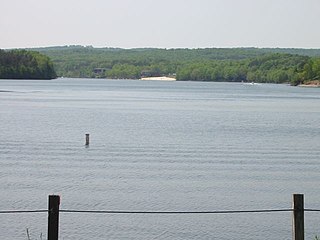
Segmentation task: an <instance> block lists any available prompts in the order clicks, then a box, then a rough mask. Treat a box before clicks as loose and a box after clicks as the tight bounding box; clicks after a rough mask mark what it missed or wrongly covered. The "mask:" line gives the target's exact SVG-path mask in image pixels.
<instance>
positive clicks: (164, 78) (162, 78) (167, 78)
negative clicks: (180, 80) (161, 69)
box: [140, 77, 176, 81]
mask: <svg viewBox="0 0 320 240" xmlns="http://www.w3.org/2000/svg"><path fill="white" fill-rule="evenodd" d="M140 80H147V81H176V79H175V78H173V77H144V78H141V79H140Z"/></svg>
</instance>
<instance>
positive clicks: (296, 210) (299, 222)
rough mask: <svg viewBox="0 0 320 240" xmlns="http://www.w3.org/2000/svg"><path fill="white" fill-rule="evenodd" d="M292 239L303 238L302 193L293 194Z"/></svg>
mask: <svg viewBox="0 0 320 240" xmlns="http://www.w3.org/2000/svg"><path fill="white" fill-rule="evenodd" d="M292 200H293V202H292V205H293V219H292V228H293V229H292V231H293V233H292V240H304V201H303V194H293V196H292Z"/></svg>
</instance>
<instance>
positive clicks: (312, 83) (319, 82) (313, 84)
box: [298, 80, 320, 88]
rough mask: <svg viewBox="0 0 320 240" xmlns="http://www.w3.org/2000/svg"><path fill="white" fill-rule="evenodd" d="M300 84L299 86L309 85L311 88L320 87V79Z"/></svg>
mask: <svg viewBox="0 0 320 240" xmlns="http://www.w3.org/2000/svg"><path fill="white" fill-rule="evenodd" d="M298 86H299V87H309V88H319V87H320V80H313V81H309V82H306V83H304V84H300V85H298Z"/></svg>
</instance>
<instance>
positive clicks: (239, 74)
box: [36, 46, 320, 85]
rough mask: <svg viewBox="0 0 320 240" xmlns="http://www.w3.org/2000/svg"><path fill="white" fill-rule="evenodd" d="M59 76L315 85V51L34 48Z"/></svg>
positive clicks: (318, 65) (319, 64) (318, 67)
mask: <svg viewBox="0 0 320 240" xmlns="http://www.w3.org/2000/svg"><path fill="white" fill-rule="evenodd" d="M36 50H37V51H40V52H41V53H44V54H46V55H47V56H49V57H50V58H51V59H52V61H53V64H54V66H55V69H56V71H57V74H58V75H59V76H64V77H82V78H83V77H85V78H119V79H120V78H121V79H124V78H126V79H139V78H141V77H155V76H173V77H175V78H176V79H177V80H180V81H190V80H191V81H218V82H241V81H249V82H252V81H254V82H261V83H290V84H292V85H298V84H301V83H307V82H309V81H316V82H317V81H318V80H319V78H320V77H319V76H320V50H317V49H257V48H225V49H222V48H208V49H156V48H141V49H120V48H93V47H83V46H65V47H51V48H40V49H36Z"/></svg>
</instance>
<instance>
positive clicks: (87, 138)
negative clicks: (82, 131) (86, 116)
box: [86, 133, 90, 146]
mask: <svg viewBox="0 0 320 240" xmlns="http://www.w3.org/2000/svg"><path fill="white" fill-rule="evenodd" d="M89 136H90V135H89V133H87V134H86V146H89V142H90V138H89Z"/></svg>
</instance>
